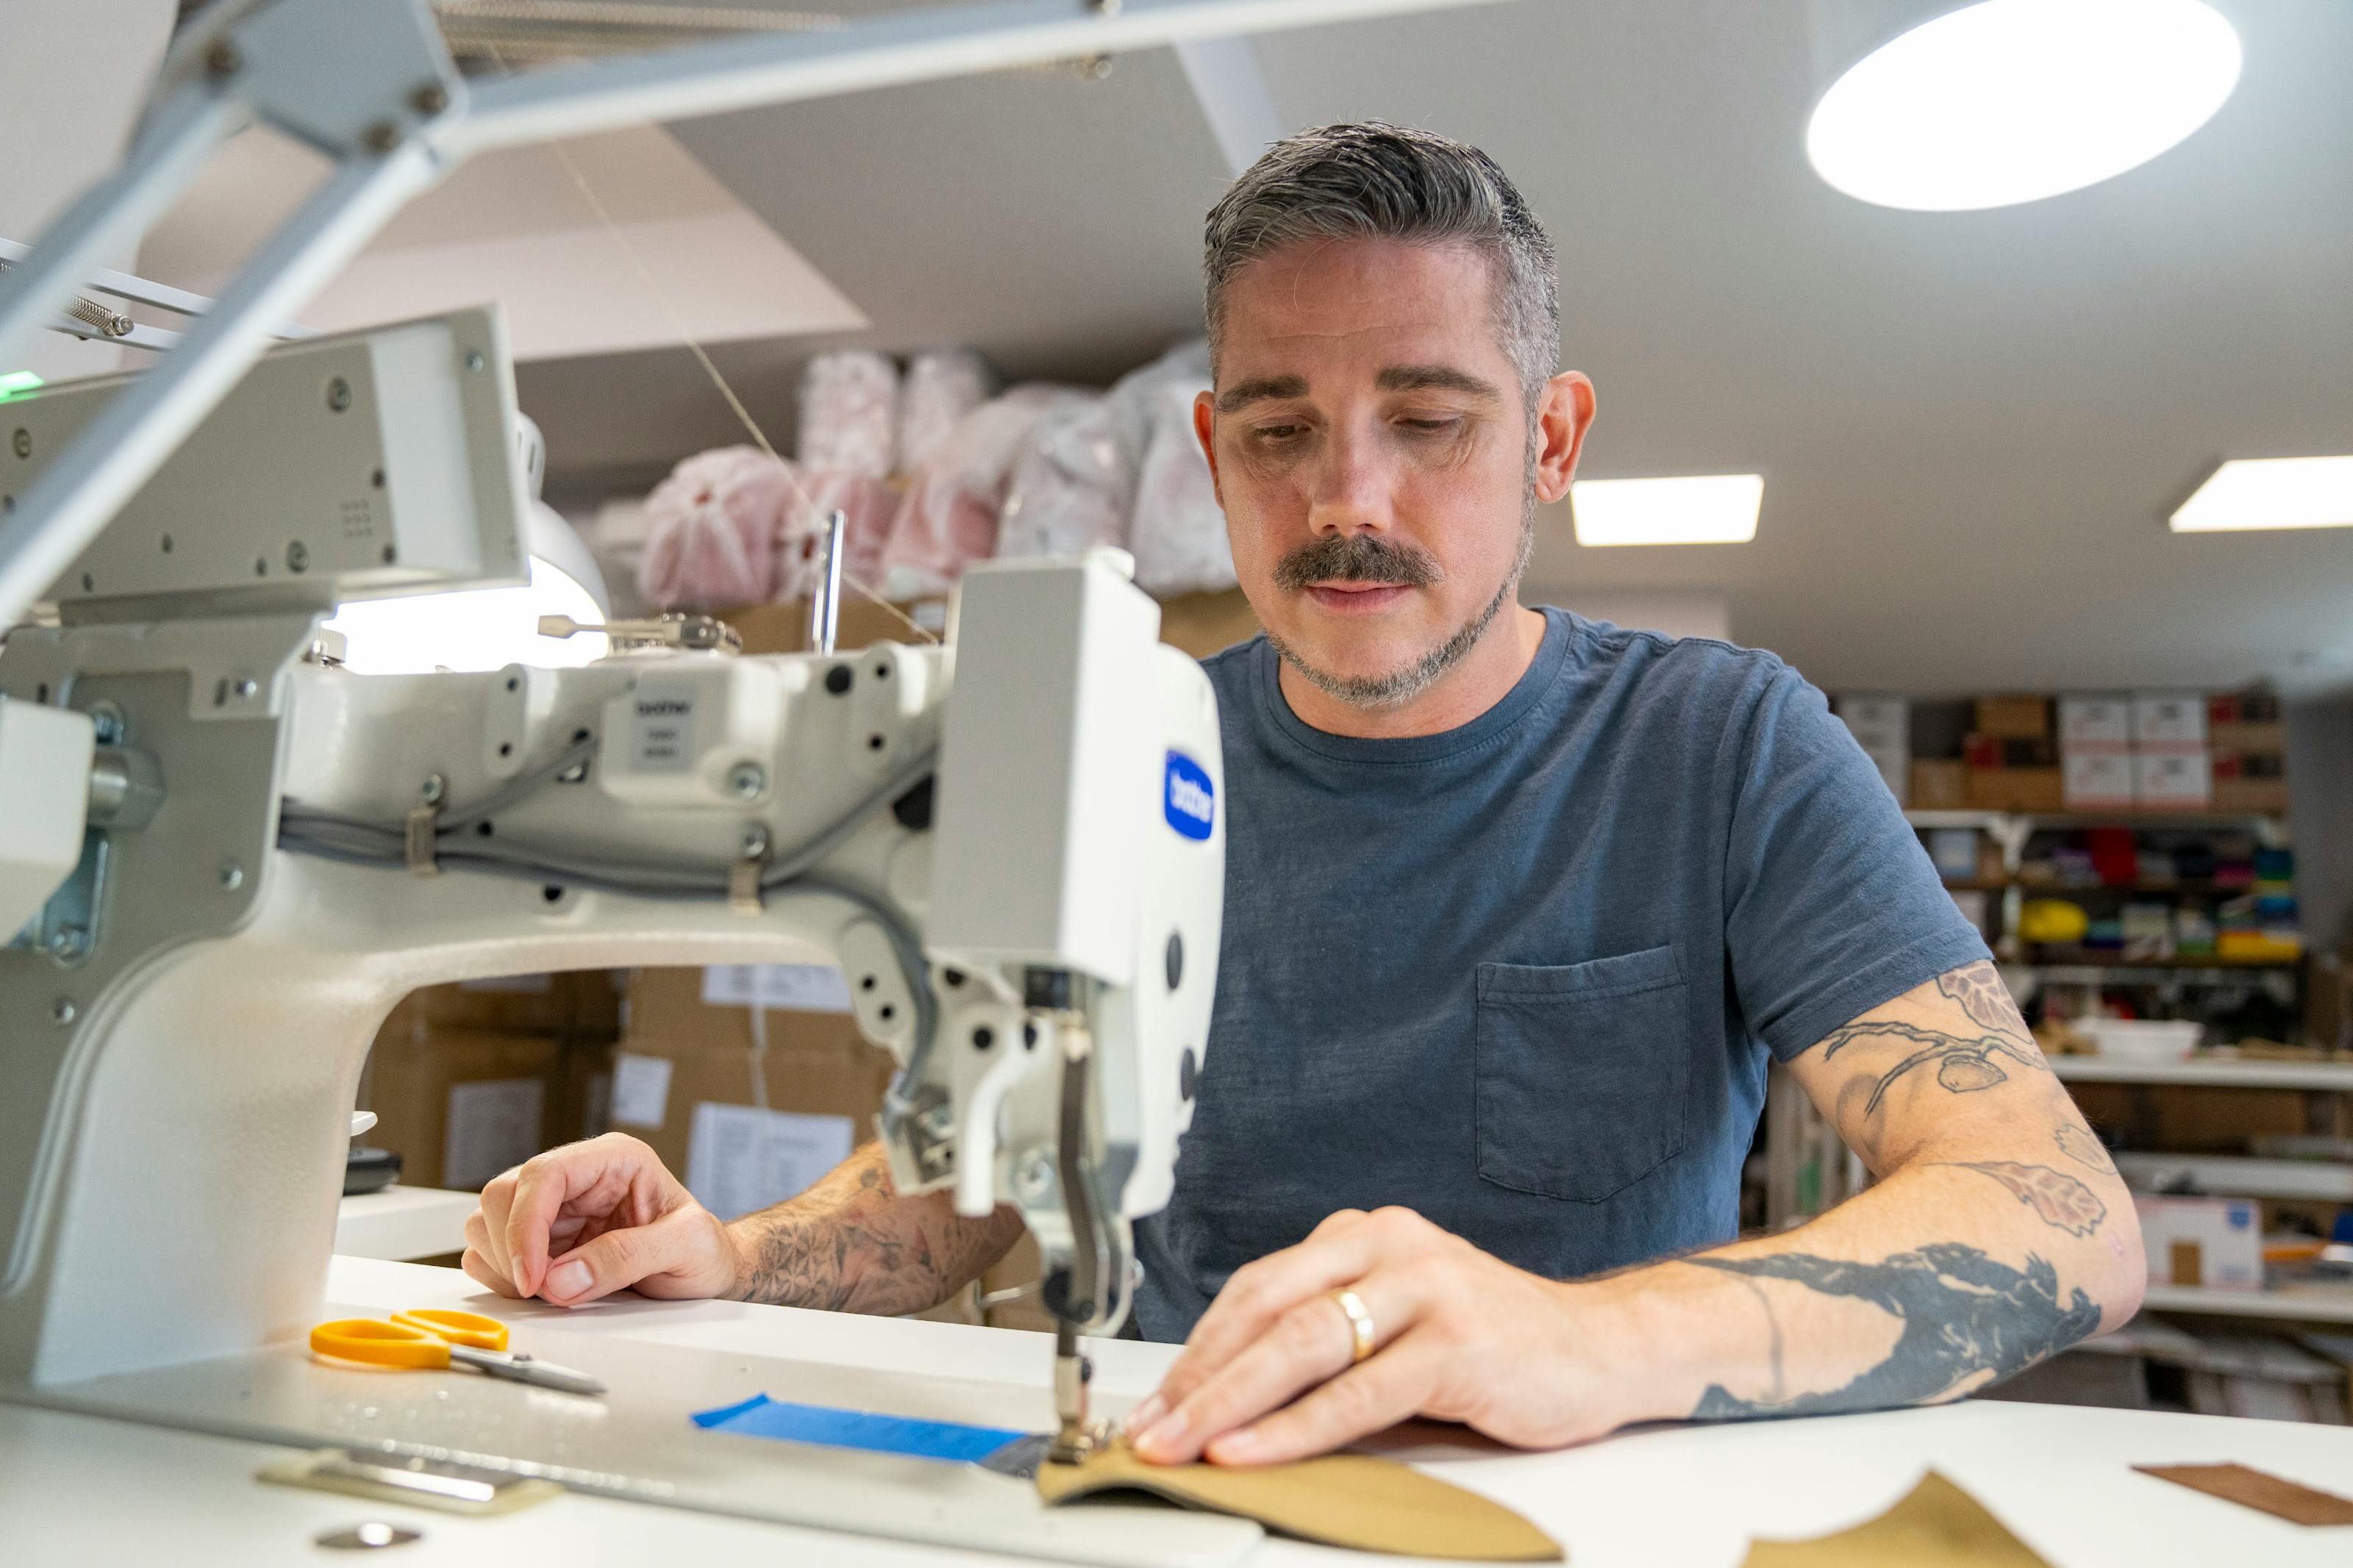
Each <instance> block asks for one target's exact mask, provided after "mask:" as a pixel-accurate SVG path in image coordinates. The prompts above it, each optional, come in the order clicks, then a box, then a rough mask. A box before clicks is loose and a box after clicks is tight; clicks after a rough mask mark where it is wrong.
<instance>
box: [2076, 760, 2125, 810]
mask: <svg viewBox="0 0 2353 1568" xmlns="http://www.w3.org/2000/svg"><path fill="white" fill-rule="evenodd" d="M2059 771H2060V774H2061V780H2062V782H2061V793H2062V795H2063V797H2064V799H2065V801H2066V805H2067V809H2068V810H2069V811H2109V810H2115V809H2116V808H2119V807H2129V806H2130V805H2132V803H2133V759H2132V753H2131V752H2128V751H2126V750H2125V749H2124V748H2123V747H2121V746H2119V747H2116V749H2114V750H2106V749H2102V750H2078V751H2071V752H2066V753H2065V754H2064V755H2063V756H2062V757H2061V758H2060V762H2059Z"/></svg>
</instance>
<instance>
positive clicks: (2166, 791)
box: [2133, 709, 2214, 810]
mask: <svg viewBox="0 0 2353 1568" xmlns="http://www.w3.org/2000/svg"><path fill="white" fill-rule="evenodd" d="M2203 711H2204V710H2202V709H2201V710H2200V714H2201V716H2202V714H2203ZM2213 798H2214V778H2213V769H2212V767H2211V764H2210V763H2209V762H2208V760H2207V756H2206V753H2205V752H2135V753H2134V755H2133V799H2134V800H2135V801H2136V802H2137V803H2138V804H2139V805H2147V806H2173V807H2184V808H2194V809H2199V810H2203V809H2204V808H2205V807H2206V806H2207V805H2210V804H2211V802H2212V800H2213Z"/></svg>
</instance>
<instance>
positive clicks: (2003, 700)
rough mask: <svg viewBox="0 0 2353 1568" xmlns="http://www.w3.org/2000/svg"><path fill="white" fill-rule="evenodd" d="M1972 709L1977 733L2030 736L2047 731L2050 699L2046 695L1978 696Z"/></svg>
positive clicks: (2049, 717) (2048, 727)
mask: <svg viewBox="0 0 2353 1568" xmlns="http://www.w3.org/2000/svg"><path fill="white" fill-rule="evenodd" d="M1976 711H1977V731H1978V733H1979V734H1980V735H2009V736H2016V737H2019V738H2021V739H2031V738H2032V737H2034V736H2038V735H2048V734H2049V733H2051V700H2050V699H2049V698H2047V697H1980V698H1978V700H1977V710H1976Z"/></svg>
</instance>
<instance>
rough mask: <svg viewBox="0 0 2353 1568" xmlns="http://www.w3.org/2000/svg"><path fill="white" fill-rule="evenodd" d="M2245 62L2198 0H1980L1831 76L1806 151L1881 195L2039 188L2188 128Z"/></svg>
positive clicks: (1979, 203)
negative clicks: (1976, 3) (1840, 75)
mask: <svg viewBox="0 0 2353 1568" xmlns="http://www.w3.org/2000/svg"><path fill="white" fill-rule="evenodd" d="M2239 66H2240V46H2239V36H2238V34H2237V33H2236V32H2235V31H2233V30H2232V26H2231V24H2230V23H2229V22H2227V21H2225V20H2223V18H2222V17H2221V16H2220V15H2219V14H2218V13H2216V12H2215V10H2214V9H2213V8H2212V7H2211V6H2210V5H2205V4H2204V3H2203V0H1982V3H1981V4H1978V5H1965V6H1963V7H1961V8H1960V9H1959V10H1957V11H1952V12H1948V13H1947V14H1946V15H1944V16H1938V17H1937V18H1936V19H1935V20H1934V21H1931V22H1927V23H1925V24H1923V25H1922V26H1917V27H1915V28H1913V29H1912V30H1911V31H1910V32H1908V33H1905V34H1904V35H1903V36H1902V37H1898V38H1896V39H1894V41H1893V42H1891V43H1888V44H1885V45H1883V46H1882V47H1880V48H1878V49H1876V50H1874V51H1873V53H1871V54H1869V55H1866V56H1864V57H1863V58H1862V60H1860V61H1858V62H1857V63H1856V64H1855V65H1854V66H1853V67H1852V68H1851V69H1849V70H1848V71H1847V73H1846V74H1845V75H1844V76H1842V77H1841V78H1839V79H1838V80H1837V81H1835V82H1833V83H1831V88H1830V90H1829V91H1828V92H1825V93H1824V94H1823V95H1822V100H1821V101H1820V103H1819V104H1817V105H1815V107H1814V114H1813V119H1812V121H1811V122H1810V123H1809V124H1808V126H1807V127H1806V155H1807V156H1808V157H1809V158H1810V159H1811V160H1812V162H1813V165H1814V170H1815V172H1816V173H1817V174H1820V175H1821V177H1822V178H1823V179H1824V180H1826V181H1828V182H1829V183H1830V184H1831V185H1832V186H1834V187H1836V188H1837V189H1839V190H1841V191H1843V192H1845V193H1846V194H1847V195H1851V196H1853V197H1855V198H1857V199H1858V200H1862V201H1866V202H1873V203H1875V204H1877V205H1881V206H1889V207H1905V208H1909V209H1911V210H1914V211H1918V212H1962V211H1968V210H1972V209H1976V208H1981V207H1999V206H2009V205H2013V204H2015V203H2019V202H2031V201H2039V200H2041V199H2042V197H2044V196H2055V195H2060V194H2061V193H2062V192H2065V191H2074V190H2081V189H2082V188H2083V187H2084V186H2085V185H2092V184H2098V183H2099V182H2100V181H2102V180H2105V179H2108V178H2110V177H2112V176H2114V175H2116V174H2123V173H2124V172H2125V171H2126V170H2127V169H2131V168H2135V167H2137V166H2138V165H2139V164H2142V163H2147V162H2148V160H2150V159H2151V158H2154V157H2156V156H2157V155H2158V153H2162V152H2164V151H2165V150H2166V149H2167V148H2168V147H2171V146H2173V145H2174V144H2175V143H2177V142H2180V141H2182V140H2183V139H2184V138H2186V137H2188V136H2189V133H2190V132H2194V131H2196V130H2197V129H2198V128H2199V127H2200V126H2201V125H2203V124H2205V123H2206V121H2208V120H2209V119H2211V117H2212V116H2213V114H2214V111H2215V110H2219V109H2221V107H2222V104H2223V102H2224V101H2225V100H2228V99H2229V98H2230V96H2231V90H2232V88H2234V87H2235V86H2237V85H2238V80H2239Z"/></svg>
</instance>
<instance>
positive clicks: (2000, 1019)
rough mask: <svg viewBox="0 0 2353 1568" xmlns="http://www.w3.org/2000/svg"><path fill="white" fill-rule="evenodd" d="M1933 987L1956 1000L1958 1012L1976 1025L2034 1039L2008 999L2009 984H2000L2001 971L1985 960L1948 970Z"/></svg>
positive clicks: (1937, 977)
mask: <svg viewBox="0 0 2353 1568" xmlns="http://www.w3.org/2000/svg"><path fill="white" fill-rule="evenodd" d="M1936 989H1937V990H1938V991H1941V992H1942V993H1944V994H1946V995H1947V996H1949V997H1951V998H1952V999H1953V1000H1954V1001H1956V1002H1957V1003H1959V1004H1960V1005H1961V1011H1962V1012H1964V1013H1967V1014H1968V1016H1969V1022H1970V1023H1972V1024H1975V1025H1976V1026H1978V1028H1980V1029H1991V1030H1994V1031H1996V1032H1998V1033H2000V1034H2008V1035H2015V1036H2017V1037H2019V1038H2020V1039H2021V1040H2031V1039H2032V1038H2034V1032H2033V1031H2032V1030H2031V1029H2029V1028H2028V1027H2027V1026H2026V1018H2025V1016H2024V1015H2023V1014H2021V1013H2020V1012H2019V1010H2018V1004H2017V1003H2015V1002H2013V1001H2011V1000H2010V987H2008V986H2006V985H2004V984H2002V983H2001V972H2000V970H1998V969H1996V968H1995V967H1994V966H1993V965H1992V964H1990V963H1987V962H1986V961H1985V960H1983V959H1979V960H1978V961H1977V962H1976V963H1965V964H1963V965H1961V967H1960V968H1958V969H1951V970H1947V971H1946V972H1945V973H1942V974H1939V975H1938V976H1936Z"/></svg>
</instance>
